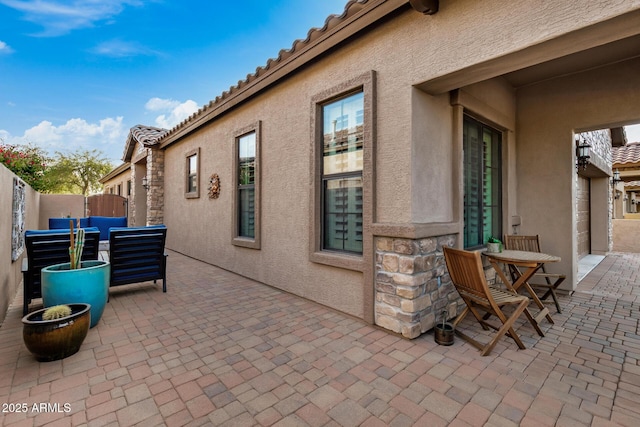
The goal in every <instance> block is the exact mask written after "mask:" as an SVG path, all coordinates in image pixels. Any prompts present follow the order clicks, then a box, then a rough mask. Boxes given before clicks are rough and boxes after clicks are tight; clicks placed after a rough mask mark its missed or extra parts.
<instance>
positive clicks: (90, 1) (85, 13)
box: [0, 0, 142, 37]
mask: <svg viewBox="0 0 640 427" xmlns="http://www.w3.org/2000/svg"><path fill="white" fill-rule="evenodd" d="M69 3H70V4H69ZM0 4H3V5H5V6H7V7H10V8H12V9H15V10H18V11H20V12H22V13H24V19H25V20H27V21H30V22H33V23H35V24H38V25H40V26H42V27H43V28H44V30H43V32H42V33H41V34H38V35H39V36H49V37H52V36H59V35H63V34H67V33H68V32H70V31H72V30H75V29H78V28H87V27H92V26H93V25H94V24H95V23H96V22H99V21H106V20H109V19H112V18H113V17H114V16H116V15H118V14H119V13H121V12H122V10H123V9H124V7H125V6H127V5H132V6H139V5H141V4H142V2H141V1H139V0H100V1H96V0H73V1H71V2H63V1H56V0H0Z"/></svg>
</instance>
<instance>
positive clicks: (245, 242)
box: [231, 237, 260, 249]
mask: <svg viewBox="0 0 640 427" xmlns="http://www.w3.org/2000/svg"><path fill="white" fill-rule="evenodd" d="M231 244H232V245H234V246H239V247H241V248H249V249H260V241H259V240H256V239H250V238H248V237H234V238H233V239H232V240H231Z"/></svg>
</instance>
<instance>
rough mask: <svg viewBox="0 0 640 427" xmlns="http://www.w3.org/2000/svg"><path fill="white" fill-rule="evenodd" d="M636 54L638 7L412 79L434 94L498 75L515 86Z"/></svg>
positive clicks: (638, 49)
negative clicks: (425, 78)
mask: <svg viewBox="0 0 640 427" xmlns="http://www.w3.org/2000/svg"><path fill="white" fill-rule="evenodd" d="M639 56H640V11H637V12H634V13H631V14H628V15H625V16H621V17H617V18H614V19H611V20H609V21H605V22H600V23H597V24H595V25H592V26H589V27H585V28H582V29H580V30H577V31H574V32H571V33H567V34H565V35H562V36H560V37H557V38H554V39H550V40H547V41H543V42H541V43H538V44H535V45H532V46H529V47H527V48H525V49H522V50H519V51H515V52H511V53H509V54H506V55H503V56H501V57H497V58H493V59H489V60H486V61H483V62H480V63H477V64H473V65H470V66H468V67H465V68H463V69H460V70H457V71H453V72H451V73H446V74H443V75H441V76H439V77H435V78H433V79H431V80H428V81H426V82H423V83H421V84H418V85H416V87H418V88H419V89H421V90H423V91H425V92H427V93H429V94H432V95H438V94H442V93H445V92H448V91H450V90H454V89H458V88H461V87H464V86H467V85H470V84H474V83H477V82H480V81H483V80H488V79H491V78H494V77H498V76H503V77H504V78H505V79H506V80H507V81H508V82H509V83H510V84H511V85H512V86H513V87H514V88H520V87H524V86H527V85H531V84H535V83H538V82H541V81H545V80H549V79H552V78H557V77H561V76H566V75H571V74H574V73H579V72H582V71H586V70H591V69H596V68H599V67H603V66H607V65H611V64H615V63H619V62H622V61H626V60H630V59H633V58H637V57H639Z"/></svg>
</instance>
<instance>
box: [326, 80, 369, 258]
mask: <svg viewBox="0 0 640 427" xmlns="http://www.w3.org/2000/svg"><path fill="white" fill-rule="evenodd" d="M363 100H364V96H363V93H362V92H358V93H355V94H352V95H348V96H346V97H344V98H341V99H338V100H337V101H332V102H330V103H327V104H325V105H323V106H322V123H323V125H322V126H323V132H322V134H323V152H322V153H323V161H322V176H321V179H322V199H323V200H322V219H323V224H322V249H324V250H332V251H341V252H353V253H357V254H361V253H362V224H363V219H362V203H363V186H362V170H363V142H364V129H363V109H364V102H363Z"/></svg>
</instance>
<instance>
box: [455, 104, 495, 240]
mask: <svg viewBox="0 0 640 427" xmlns="http://www.w3.org/2000/svg"><path fill="white" fill-rule="evenodd" d="M463 139H464V142H463V145H464V247H465V248H478V247H481V246H483V245H485V244H486V242H487V239H488V238H489V237H491V236H495V237H498V238H499V237H500V236H501V234H502V196H501V191H500V189H501V187H502V180H501V176H502V167H501V141H502V134H501V133H500V131H498V130H496V129H493V128H491V127H489V126H487V125H485V124H483V123H480V122H479V121H477V120H474V119H472V118H471V117H468V116H465V117H464V136H463Z"/></svg>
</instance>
